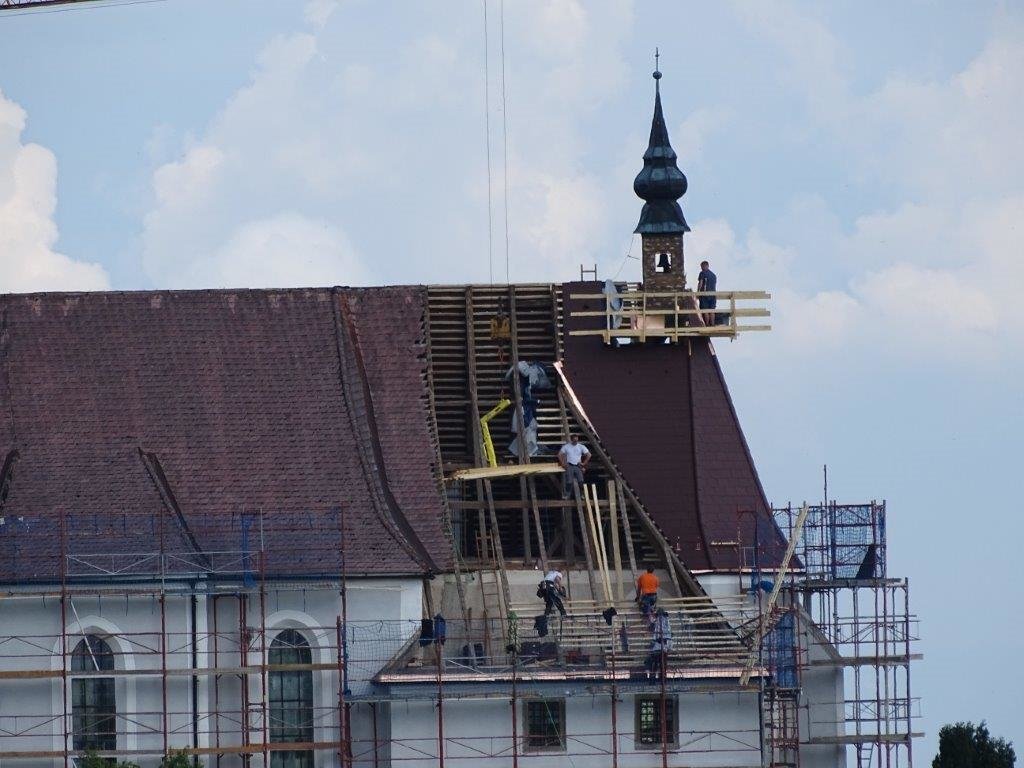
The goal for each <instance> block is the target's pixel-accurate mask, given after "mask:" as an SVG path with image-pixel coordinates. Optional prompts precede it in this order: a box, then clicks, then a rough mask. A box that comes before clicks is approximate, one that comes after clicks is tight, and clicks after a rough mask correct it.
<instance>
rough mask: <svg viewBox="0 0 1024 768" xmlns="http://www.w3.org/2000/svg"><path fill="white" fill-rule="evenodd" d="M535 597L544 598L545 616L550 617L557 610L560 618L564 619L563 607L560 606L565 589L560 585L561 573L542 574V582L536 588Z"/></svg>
mask: <svg viewBox="0 0 1024 768" xmlns="http://www.w3.org/2000/svg"><path fill="white" fill-rule="evenodd" d="M537 596H538V597H543V598H544V615H545V616H548V615H550V614H551V612H552V611H553V610H554V609H555V608H557V609H558V612H559V614H561V616H562V618H565V606H564V605H563V604H562V598H563V597H564V596H565V587H564V586H563V585H562V572H561V571H548V572H547V573H546V574H544V581H542V582H541V583H540V586H538V587H537Z"/></svg>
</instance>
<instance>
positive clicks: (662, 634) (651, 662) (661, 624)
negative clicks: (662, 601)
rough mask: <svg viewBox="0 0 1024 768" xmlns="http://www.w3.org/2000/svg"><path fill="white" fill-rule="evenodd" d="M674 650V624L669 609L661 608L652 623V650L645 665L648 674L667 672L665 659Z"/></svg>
mask: <svg viewBox="0 0 1024 768" xmlns="http://www.w3.org/2000/svg"><path fill="white" fill-rule="evenodd" d="M671 650H672V625H671V624H670V623H669V620H668V611H666V610H665V609H664V608H659V609H658V613H657V615H656V616H655V619H654V624H653V625H651V650H650V653H648V654H647V661H646V662H644V666H645V667H646V668H647V674H648V675H654V673H655V672H657V673H658V674H659V675H664V674H665V666H666V665H665V660H666V657H667V655H668V652H669V651H671Z"/></svg>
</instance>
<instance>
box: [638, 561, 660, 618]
mask: <svg viewBox="0 0 1024 768" xmlns="http://www.w3.org/2000/svg"><path fill="white" fill-rule="evenodd" d="M659 583H660V582H659V581H658V577H657V576H655V575H654V569H653V568H648V569H647V572H646V573H641V574H640V578H638V579H637V580H636V601H637V602H638V603H639V604H640V613H642V614H643V615H644V619H645V620H646V621H647V623H648V625H653V624H654V606H655V605H657V603H658V585H659Z"/></svg>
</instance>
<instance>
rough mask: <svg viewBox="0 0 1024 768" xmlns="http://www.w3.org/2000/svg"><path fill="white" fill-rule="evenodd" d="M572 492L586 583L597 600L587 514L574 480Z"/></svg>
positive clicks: (591, 595)
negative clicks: (581, 543)
mask: <svg viewBox="0 0 1024 768" xmlns="http://www.w3.org/2000/svg"><path fill="white" fill-rule="evenodd" d="M572 491H573V498H575V499H576V514H577V515H578V516H579V520H580V535H581V536H582V537H583V554H584V555H586V558H587V581H588V582H589V583H590V597H591V599H593V600H597V599H598V594H597V584H596V583H595V582H594V560H593V558H592V557H591V556H590V537H589V536H588V535H587V528H588V525H587V517H586V514H587V513H586V512H584V511H583V502H582V501H580V487H579V484H578V483H577V482H576V481H575V480H573V481H572Z"/></svg>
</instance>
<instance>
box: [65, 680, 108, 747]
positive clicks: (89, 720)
mask: <svg viewBox="0 0 1024 768" xmlns="http://www.w3.org/2000/svg"><path fill="white" fill-rule="evenodd" d="M71 720H72V725H71V729H72V734H73V739H72V745H73V747H74V748H75V749H78V750H86V749H95V750H97V751H102V750H114V749H117V706H116V704H115V698H114V678H112V677H87V678H77V679H74V680H72V681H71Z"/></svg>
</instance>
